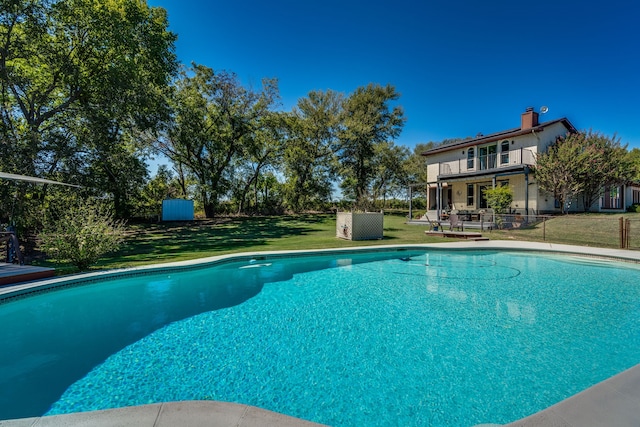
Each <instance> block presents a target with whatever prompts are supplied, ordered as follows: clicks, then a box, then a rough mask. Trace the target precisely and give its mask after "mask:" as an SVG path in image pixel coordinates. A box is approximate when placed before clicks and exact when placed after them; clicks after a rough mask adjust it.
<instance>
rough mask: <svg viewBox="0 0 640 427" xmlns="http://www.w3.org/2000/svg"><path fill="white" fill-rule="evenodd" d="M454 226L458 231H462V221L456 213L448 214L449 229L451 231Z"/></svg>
mask: <svg viewBox="0 0 640 427" xmlns="http://www.w3.org/2000/svg"><path fill="white" fill-rule="evenodd" d="M454 228H457V229H458V230H459V231H464V223H463V222H462V220H461V219H460V218H459V217H458V214H456V213H452V214H451V215H449V230H451V231H453V229H454Z"/></svg>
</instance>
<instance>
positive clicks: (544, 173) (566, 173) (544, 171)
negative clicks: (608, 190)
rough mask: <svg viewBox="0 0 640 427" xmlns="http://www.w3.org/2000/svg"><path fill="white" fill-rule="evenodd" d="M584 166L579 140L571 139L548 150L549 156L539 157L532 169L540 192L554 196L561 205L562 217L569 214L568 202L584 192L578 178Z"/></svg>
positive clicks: (559, 140)
mask: <svg viewBox="0 0 640 427" xmlns="http://www.w3.org/2000/svg"><path fill="white" fill-rule="evenodd" d="M584 163H585V160H584V150H583V147H582V145H581V144H580V140H579V139H576V138H574V137H572V135H569V136H567V137H565V138H558V140H557V141H556V142H555V143H553V144H552V145H550V146H549V148H548V149H547V151H546V152H544V153H538V155H537V156H536V165H535V167H534V168H533V173H534V176H535V179H536V181H537V183H538V187H539V189H540V191H542V192H545V193H548V194H551V195H553V197H554V198H555V199H556V200H557V201H558V203H559V204H560V209H561V212H562V213H565V211H566V210H567V208H568V206H567V202H569V201H571V199H573V198H575V197H577V196H578V194H580V192H581V191H582V188H583V186H582V183H581V182H580V181H579V179H578V177H579V174H580V170H581V168H582V167H583V166H582V165H583V164H584Z"/></svg>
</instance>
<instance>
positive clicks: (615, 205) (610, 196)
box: [602, 187, 622, 209]
mask: <svg viewBox="0 0 640 427" xmlns="http://www.w3.org/2000/svg"><path fill="white" fill-rule="evenodd" d="M620 190H621V189H620V187H613V188H608V189H607V190H606V191H605V193H604V197H603V201H602V208H603V209H621V206H622V191H620Z"/></svg>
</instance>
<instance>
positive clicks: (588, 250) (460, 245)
mask: <svg viewBox="0 0 640 427" xmlns="http://www.w3.org/2000/svg"><path fill="white" fill-rule="evenodd" d="M425 248H427V249H428V248H432V249H446V250H450V249H460V250H464V249H484V250H511V251H525V252H526V251H529V252H546V253H561V254H575V255H581V256H588V257H594V258H600V259H613V260H618V261H626V262H632V263H640V252H634V251H629V250H622V249H608V248H598V247H587V246H572V245H560V244H553V243H541V242H522V241H506V240H489V241H461V242H449V243H429V244H412V245H376V246H360V247H351V248H332V249H316V250H297V251H265V252H243V253H237V254H226V255H220V256H214V257H209V258H204V259H198V260H190V261H180V262H174V263H166V264H155V265H148V266H142V267H133V268H128V269H122V270H111V271H101V272H93V273H86V274H80V275H74V276H71V277H70V276H64V277H59V278H56V279H47V280H42V281H36V282H28V283H21V284H16V285H9V286H5V287H2V288H0V299H4V300H6V299H13V298H15V297H20V296H26V295H28V294H31V293H33V292H36V291H37V290H38V289H44V290H51V289H54V288H56V287H58V286H62V285H63V284H64V283H66V282H69V281H70V280H71V281H73V282H74V283H76V284H81V283H85V282H91V281H99V280H105V279H107V278H111V277H114V276H130V275H138V274H145V273H147V274H151V273H156V272H160V271H163V270H164V269H170V270H174V271H175V269H178V270H179V269H185V268H186V269H189V268H201V267H202V266H206V265H209V264H216V263H219V262H227V261H235V260H241V259H248V260H249V259H254V258H256V257H265V256H274V257H277V256H284V255H285V254H286V255H291V254H293V255H300V256H307V255H314V254H329V253H349V252H355V253H358V252H366V251H383V250H394V249H396V250H405V249H406V250H410V249H425ZM638 407H640V364H638V365H635V366H633V367H631V368H630V369H628V370H626V371H623V372H621V373H619V374H617V375H615V376H613V377H611V378H608V379H606V380H604V381H602V382H600V383H598V384H595V385H594V386H592V387H589V388H587V389H586V390H584V391H582V392H580V393H578V394H576V395H574V396H571V397H569V398H567V399H565V400H562V401H560V402H558V403H556V404H554V405H552V406H550V407H549V408H547V409H544V410H542V411H540V412H538V413H535V414H532V415H530V416H528V417H525V418H523V419H521V420H517V421H515V422H512V423H509V424H506V425H505V426H509V427H534V426H535V427H547V426H549V427H551V426H554V427H561V426H563V427H578V426H580V427H591V426H593V427H596V426H602V425H615V426H637V425H640V411H638V410H637V408H638ZM178 420H179V423H178V422H177V421H178ZM205 421H206V424H207V425H214V426H242V427H248V426H319V425H321V424H315V423H312V422H309V421H305V420H301V419H298V418H294V417H290V416H287V415H283V414H278V413H275V412H271V411H267V410H264V409H260V408H256V407H252V406H249V405H241V404H235V403H228V402H218V401H206V402H203V401H185V402H166V403H159V404H152V405H143V406H134V407H125V408H118V409H110V410H103V411H93V412H81V413H74V414H68V415H56V416H47V417H35V418H23V419H17V420H0V427H2V426H7V427H22V426H50V427H58V426H63V425H64V426H81V425H82V426H85V425H91V426H102V425H105V426H106V425H115V424H117V425H122V426H129V425H131V426H134V425H135V426H146V425H149V426H162V425H176V424H181V425H183V426H199V425H203V424H204V422H205ZM486 422H488V423H490V422H491V420H487V421H486ZM487 425H491V424H487ZM493 425H496V424H493Z"/></svg>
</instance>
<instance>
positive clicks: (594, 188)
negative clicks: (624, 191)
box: [574, 130, 635, 212]
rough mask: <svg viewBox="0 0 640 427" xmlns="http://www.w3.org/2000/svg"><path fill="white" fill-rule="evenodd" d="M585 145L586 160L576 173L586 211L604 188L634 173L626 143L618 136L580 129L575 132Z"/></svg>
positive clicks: (627, 179) (618, 184)
mask: <svg viewBox="0 0 640 427" xmlns="http://www.w3.org/2000/svg"><path fill="white" fill-rule="evenodd" d="M574 137H575V138H576V139H577V140H579V141H580V142H581V144H582V145H583V147H584V153H585V156H584V158H585V161H586V164H585V165H584V166H583V167H582V169H581V172H580V174H579V176H578V179H579V181H580V182H581V183H582V203H583V207H584V210H585V212H586V211H588V210H589V209H590V208H591V206H593V204H594V203H595V202H597V201H598V199H599V198H600V197H601V196H602V192H603V190H605V189H607V188H614V187H618V186H620V185H623V184H626V183H628V182H629V181H631V180H632V179H633V178H634V176H635V169H634V165H633V162H632V161H631V159H630V157H629V155H628V151H627V147H626V146H622V145H621V143H620V139H619V138H616V137H615V136H614V137H609V136H606V135H603V134H602V133H600V132H593V131H591V130H589V131H588V132H580V133H578V134H576V135H575V136H574Z"/></svg>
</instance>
